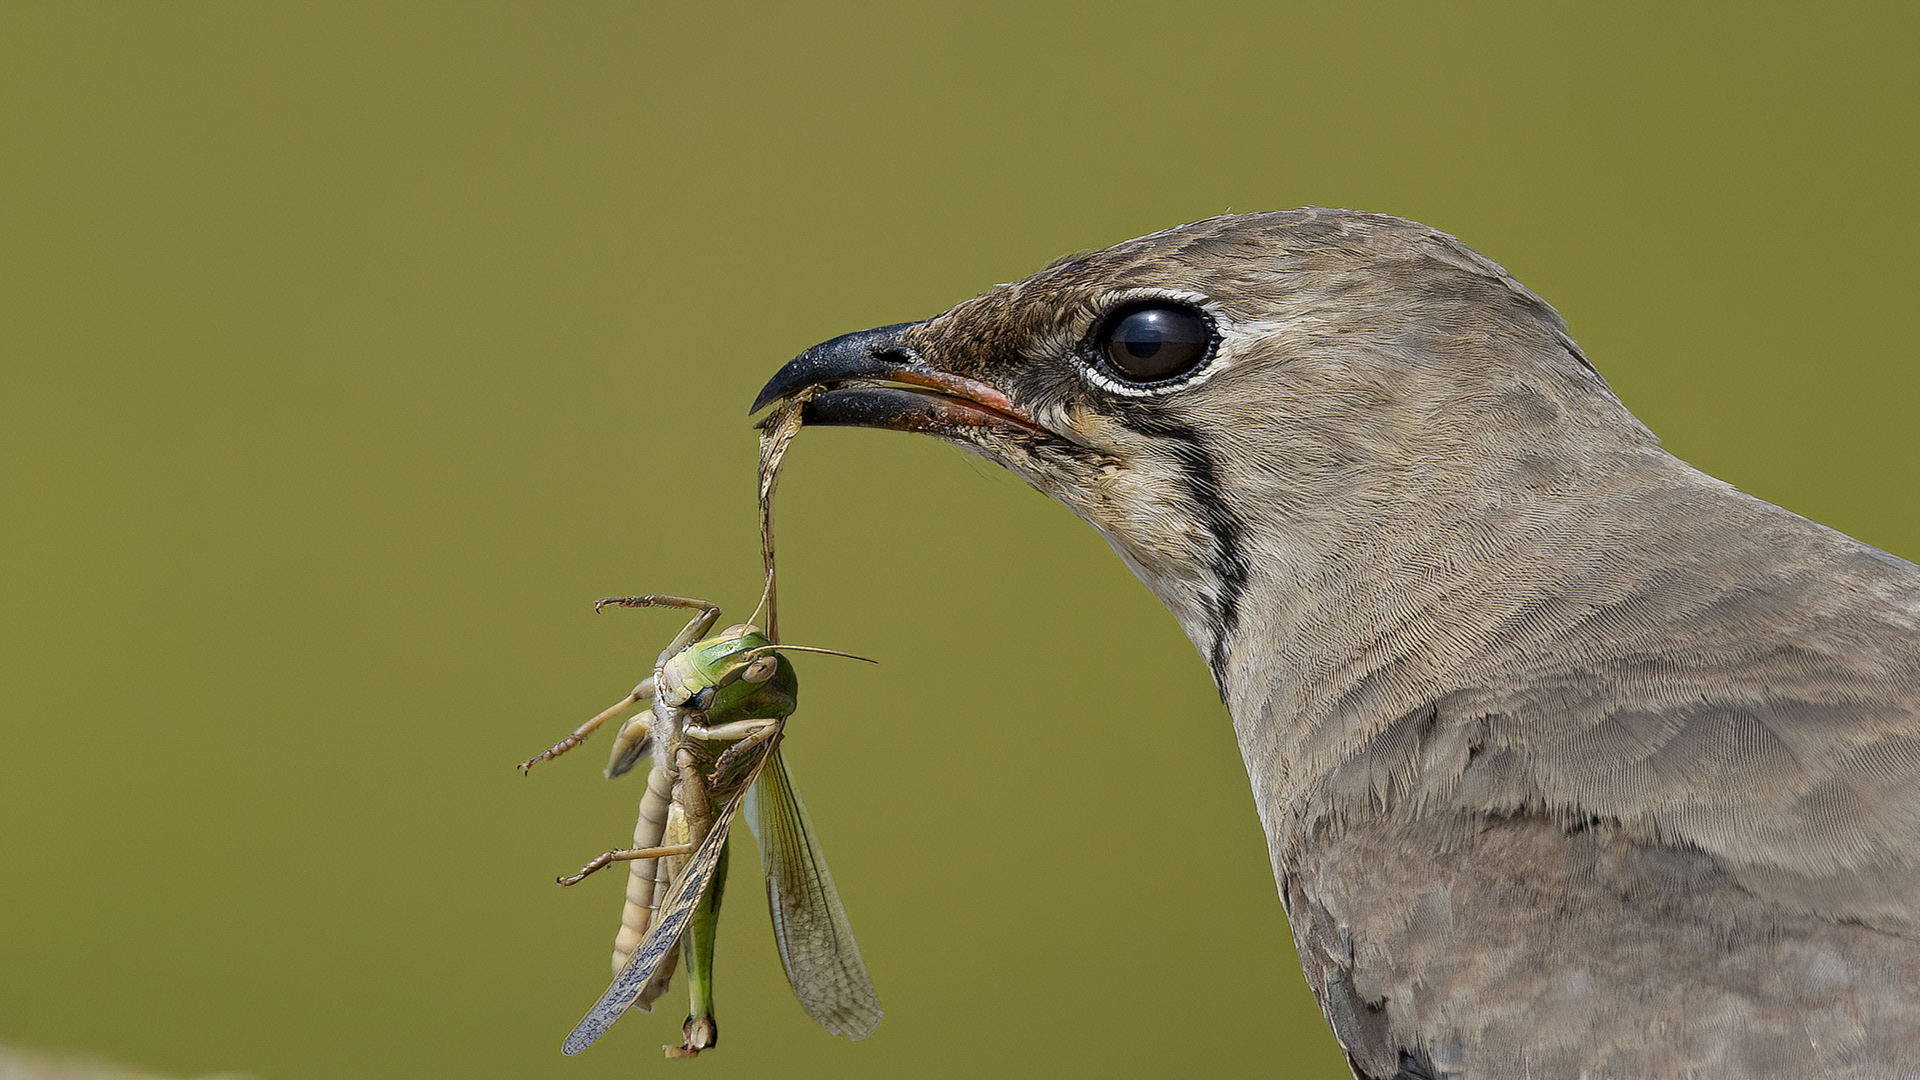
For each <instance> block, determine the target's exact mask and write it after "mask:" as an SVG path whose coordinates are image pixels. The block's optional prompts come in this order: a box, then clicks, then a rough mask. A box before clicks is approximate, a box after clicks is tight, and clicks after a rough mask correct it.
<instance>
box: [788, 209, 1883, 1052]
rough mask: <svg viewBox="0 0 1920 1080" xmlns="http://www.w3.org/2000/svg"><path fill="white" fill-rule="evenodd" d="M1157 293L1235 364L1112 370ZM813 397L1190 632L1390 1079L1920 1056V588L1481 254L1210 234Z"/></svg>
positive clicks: (1252, 226) (1321, 980)
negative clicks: (1107, 561) (1672, 422)
mask: <svg viewBox="0 0 1920 1080" xmlns="http://www.w3.org/2000/svg"><path fill="white" fill-rule="evenodd" d="M1142 300H1165V301H1169V302H1172V303H1177V304H1180V305H1184V306H1185V307H1186V308H1188V309H1191V310H1196V311H1199V312H1203V313H1204V314H1205V316H1206V318H1207V319H1208V320H1209V321H1210V322H1211V324H1212V327H1213V329H1214V331H1215V333H1216V335H1217V344H1216V345H1215V347H1214V351H1213V353H1212V354H1211V355H1210V357H1209V359H1208V360H1207V361H1206V362H1205V363H1203V364H1202V365H1201V366H1200V367H1199V368H1198V369H1197V370H1196V371H1194V372H1192V373H1191V374H1189V375H1186V376H1183V377H1181V378H1179V379H1176V380H1174V381H1173V382H1171V383H1168V384H1164V385H1144V386H1142V385H1132V384H1129V383H1127V382H1126V380H1124V379H1117V378H1115V376H1114V373H1113V372H1112V371H1111V370H1107V369H1104V368H1103V367H1102V365H1101V363H1100V362H1099V359H1098V356H1097V347H1098V346H1097V343H1096V342H1094V341H1093V338H1092V335H1093V334H1094V333H1095V332H1096V330H1097V328H1098V327H1100V326H1101V325H1102V320H1103V319H1104V318H1106V317H1107V316H1108V314H1109V313H1111V312H1113V311H1115V310H1116V309H1117V308H1120V307H1122V306H1123V305H1126V304H1130V303H1138V302H1141V301H1142ZM804 386H819V387H822V388H824V389H825V390H826V391H827V392H825V393H822V394H821V395H820V396H819V397H818V398H816V399H815V401H814V402H813V404H812V405H811V406H810V413H809V422H813V423H825V424H834V423H854V424H865V425H870V426H881V427H893V428H902V429H909V430H920V431H926V432H929V433H931V434H935V435H937V436H939V437H942V438H946V439H948V440H950V441H953V442H955V443H957V444H959V445H962V446H965V447H967V448H969V449H971V450H974V451H976V452H978V453H981V454H982V455H984V456H986V457H987V458H989V459H991V460H993V461H996V462H998V463H1000V464H1002V465H1004V466H1006V467H1008V468H1010V469H1012V470H1014V471H1015V472H1017V473H1019V474H1020V475H1021V476H1023V477H1025V478H1026V479H1027V480H1028V481H1029V482H1030V483H1032V484H1033V485H1034V486H1035V487H1037V488H1039V489H1040V490H1042V491H1044V492H1046V493H1047V494H1049V495H1052V496H1054V497H1055V498H1057V499H1059V500H1060V501H1061V502H1063V503H1065V504H1066V505H1067V506H1068V507H1070V508H1071V509H1072V510H1073V511H1074V512H1075V513H1077V514H1079V515H1080V516H1081V517H1082V518H1084V519H1086V520H1087V521H1088V522H1090V523H1091V524H1092V525H1094V527H1095V528H1097V529H1099V530H1100V531H1101V533H1102V534H1103V535H1104V536H1105V537H1106V538H1107V540H1108V541H1109V542H1110V543H1111V544H1112V546H1113V548H1114V550H1115V551H1117V552H1118V553H1119V554H1120V556H1121V558H1122V559H1124V560H1125V561H1126V562H1127V564H1128V565H1129V566H1131V567H1132V568H1133V569H1134V571H1135V572H1136V573H1137V574H1138V575H1139V576H1140V578H1141V580H1142V581H1144V582H1145V583H1146V585H1147V587H1148V588H1149V589H1151V590H1153V592H1154V593H1155V595H1157V596H1158V597H1159V598H1160V599H1161V600H1162V601H1163V602H1164V603H1165V604H1166V605H1167V607H1168V608H1169V609H1171V610H1172V612H1173V613H1174V615H1175V616H1176V617H1177V618H1178V619H1179V621H1180V623H1181V625H1182V626H1183V627H1184V629H1185V630H1186V632H1187V634H1188V636H1189V637H1190V638H1191V639H1192V640H1193V642H1194V644H1195V646H1196V647H1197V648H1199V650H1200V651H1201V653H1202V654H1203V655H1205V656H1207V657H1208V659H1209V661H1210V663H1211V665H1212V667H1213V670H1214V674H1215V678H1216V680H1217V681H1218V683H1219V686H1220V692H1221V696H1222V699H1223V700H1224V701H1225V702H1226V704H1227V706H1228V708H1229V710H1230V712H1231V714H1232V716H1233V723H1234V728H1235V731H1236V734H1237V736H1238V739H1239V743H1240V747H1241V751H1242V754H1243V756H1244V758H1245V761H1246V765H1247V770H1248V773H1249V775H1250V777H1251V779H1252V783H1253V788H1254V795H1255V800H1256V803H1257V805H1258V807H1259V811H1260V815H1261V819H1262V821H1263V823H1264V825H1265V828H1266V835H1267V838H1268V843H1269V848H1270V854H1271V857H1272V861H1273V868H1274V873H1275V877H1276V879H1277V880H1278V882H1279V885H1280V891H1281V896H1282V899H1283V901H1284V903H1285V905H1286V909H1287V914H1288V917H1289V919H1290V921H1291V923H1292V926H1293V930H1294V936H1295V940H1296V942H1297V944H1298V946H1299V951H1300V958H1301V963H1302V965H1303V967H1304V969H1305V973H1306V977H1307V980H1308V982H1309V984H1311V986H1312V987H1313V990H1314V993H1315V994H1316V995H1317V996H1318V997H1319V999H1320V1002H1321V1005H1322V1007H1323V1008H1324V1010H1325V1012H1326V1015H1327V1018H1328V1020H1329V1022H1330V1023H1331V1024H1332V1026H1333V1029H1334V1031H1335V1034H1336V1035H1337V1036H1338V1037H1339V1039H1340V1042H1341V1044H1342V1045H1343V1046H1344V1047H1345V1048H1346V1050H1347V1052H1348V1055H1349V1058H1350V1060H1351V1062H1352V1064H1353V1067H1354V1070H1355V1072H1356V1074H1357V1075H1359V1076H1363V1077H1376V1078H1385V1077H1394V1076H1407V1077H1419V1076H1432V1077H1442V1076H1445V1077H1456V1076H1457V1077H1517V1076H1538V1077H1563V1076H1564V1077H1573V1076H1591V1077H1669V1076H1672V1077H1680V1076H1687V1077H1695V1076H1697V1077H1720V1076H1728V1077H1731V1076H1739V1077H1800V1076H1849V1077H1891V1076H1910V1075H1916V1074H1920V567H1915V566H1914V565H1913V564H1912V563H1909V562H1906V561H1905V560H1902V559H1899V558H1896V557H1894V556H1892V555H1889V554H1887V553H1885V552H1881V551H1878V550H1876V549H1874V548H1872V547H1869V546H1867V545H1865V544H1862V543H1859V542H1858V541H1855V540H1852V539H1850V538H1848V537H1846V536H1844V535H1842V534H1840V533H1837V532H1834V531H1833V530H1830V529H1827V528H1825V527H1823V526H1820V525H1818V524H1815V523H1813V522H1811V521H1808V520H1806V519H1804V518H1801V517H1798V516H1796V515H1794V514H1792V513H1789V512H1788V511H1786V510H1783V509H1781V508H1779V507H1776V506H1773V505H1770V504H1768V503H1765V502H1762V501H1760V500H1758V499H1755V498H1752V497H1751V496H1748V495H1745V494H1743V493H1741V492H1739V491H1737V490H1735V489H1734V488H1732V487H1730V486H1729V485H1727V484H1725V483H1722V482H1720V481H1718V480H1715V479H1713V478H1711V477H1708V476H1706V475H1704V474H1702V473H1700V472H1698V471H1696V470H1694V469H1692V468H1690V467H1689V466H1687V465H1686V464H1685V463H1683V462H1681V461H1679V460H1678V459H1676V458H1674V457H1672V456H1671V455H1669V454H1667V453H1666V452H1664V451H1663V450H1661V449H1660V447H1659V445H1658V442H1657V440H1656V439H1655V438H1654V437H1653V435H1652V434H1651V433H1650V432H1649V431H1647V429H1646V428H1645V427H1644V426H1642V425H1641V424H1640V423H1639V422H1638V421H1637V420H1635V419H1634V417H1633V416H1632V415H1631V414H1630V413H1629V412H1627V410H1626V409H1625V407H1624V406H1622V405H1621V404H1620V402H1619V401H1618V400H1617V399H1616V398H1615V397H1614V396H1613V394H1612V392H1611V391H1610V390H1609V389H1608V387H1607V385H1606V382H1605V381H1604V380H1603V379H1602V378H1601V377H1600V375H1599V374H1598V373H1597V372H1596V371H1595V370H1594V369H1593V367H1592V366H1591V365H1590V364H1589V363H1588V362H1587V359H1586V358H1585V357H1584V356H1583V355H1582V354H1581V352H1580V350H1579V348H1578V346H1576V345H1575V344H1574V342H1573V340H1572V339H1571V338H1570V337H1569V336H1568V335H1567V332H1566V329H1565V326H1564V324H1563V323H1562V321H1561V319H1560V318H1559V316H1558V315H1557V314H1556V313H1555V312H1554V311H1553V309H1552V308H1551V307H1549V306H1548V305H1547V304H1546V303H1545V302H1544V301H1542V300H1540V299H1539V298H1538V297H1536V296H1534V295H1533V294H1532V293H1530V292H1529V291H1527V290H1526V289H1525V288H1523V287H1522V286H1520V285H1519V284H1518V283H1516V282H1515V281H1514V280H1513V279H1512V278H1510V277H1509V276H1508V275H1507V274H1506V273H1505V271H1503V270H1502V269H1501V268H1500V267H1499V266H1497V265H1495V264H1493V263H1492V262H1490V261H1488V260H1486V259H1484V258H1482V257H1481V256H1479V255H1478V254H1476V253H1474V252H1473V251H1471V250H1469V249H1468V248H1466V247H1465V246H1463V245H1461V244H1460V243H1459V242H1458V241H1456V240H1454V239H1453V238H1452V237H1449V236H1446V235H1445V234H1442V233H1439V232H1436V231H1434V230H1431V229H1428V228H1426V227H1425V226H1422V225H1418V224H1416V223H1413V222H1408V221H1403V220H1400V219H1397V218H1390V217H1384V216H1379V215H1372V214H1360V213H1354V212H1349V211H1336V210H1317V209H1312V210H1301V211H1291V212H1287V213H1276V214H1251V215H1240V216H1230V217H1221V218H1214V219H1210V220H1207V221H1202V222H1198V223H1195V224H1192V225H1187V226H1183V227H1181V228H1177V229H1171V230H1167V231H1165V232H1161V233H1156V234H1153V235H1151V236H1146V237H1141V238H1139V239H1137V240H1131V241H1128V242H1126V243H1123V244H1119V245H1117V246H1115V247H1112V248H1109V249H1106V250H1104V251H1099V252H1094V253H1091V254H1087V255H1083V256H1077V257H1074V258H1072V259H1069V260H1064V261H1062V262H1060V263H1058V264H1056V265H1054V266H1051V267H1048V268H1047V269H1045V270H1042V271H1041V272H1039V273H1037V274H1035V275H1034V276H1033V277H1031V278H1028V279H1027V280H1025V281H1022V282H1018V283H1015V284H1012V285H1006V286H1002V287H1000V288H997V289H995V290H993V291H991V292H989V293H986V294H985V295H983V296H980V297H978V298H976V299H973V300H970V301H967V302H965V303H963V304H960V305H959V306H957V307H955V308H954V309H953V310H951V311H949V312H947V313H945V314H943V315H940V316H937V317H935V318H932V319H929V320H927V321H925V322H921V323H912V324H903V325H900V326H895V327H883V328H880V329H879V330H874V331H865V332H862V333H860V334H855V335H849V336H848V337H846V338H840V339H836V340H835V341H832V342H828V343H825V344H823V345H821V346H818V347H816V348H815V349H813V350H810V351H809V352H808V353H806V354H803V355H802V356H801V357H800V358H798V359H796V360H795V361H794V362H793V363H792V364H790V365H788V367H787V368H786V369H784V370H783V371H782V372H781V373H780V374H779V375H777V376H776V377H775V379H774V381H773V382H772V383H770V384H769V386H768V388H767V391H766V392H764V393H763V403H764V402H765V401H767V400H772V399H773V398H777V397H781V396H785V395H787V394H790V393H793V392H796V391H798V390H799V389H800V388H802V387H804Z"/></svg>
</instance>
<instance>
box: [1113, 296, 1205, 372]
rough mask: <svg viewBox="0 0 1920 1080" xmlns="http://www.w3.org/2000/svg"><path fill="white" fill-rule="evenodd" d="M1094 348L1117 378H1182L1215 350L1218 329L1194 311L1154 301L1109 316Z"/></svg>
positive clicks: (1132, 306)
mask: <svg viewBox="0 0 1920 1080" xmlns="http://www.w3.org/2000/svg"><path fill="white" fill-rule="evenodd" d="M1094 344H1095V346H1096V347H1097V348H1098V350H1099V352H1100V355H1101V356H1102V357H1104V358H1105V360H1106V362H1107V366H1108V367H1109V368H1111V369H1112V371H1113V374H1115V375H1117V376H1119V377H1120V378H1121V379H1124V380H1126V381H1127V382H1131V383H1157V382H1166V381H1168V380H1169V379H1177V378H1179V377H1180V376H1182V375H1185V374H1186V373H1187V372H1189V371H1192V370H1193V369H1194V368H1197V367H1199V366H1200V364H1201V362H1202V361H1204V360H1205V359H1206V358H1207V354H1208V353H1209V352H1211V351H1212V349H1213V325H1212V323H1210V322H1209V321H1208V320H1207V317H1206V316H1205V315H1202V314H1200V313H1199V312H1198V311H1195V310H1193V309H1192V308H1189V307H1182V306H1180V305H1178V304H1169V303H1165V302H1163V301H1154V302H1151V303H1145V304H1130V305H1128V306H1127V307H1123V308H1121V309H1120V310H1118V311H1116V312H1114V313H1113V314H1111V315H1109V316H1107V319H1106V321H1105V322H1104V323H1102V324H1101V326H1100V329H1099V330H1098V331H1097V332H1096V333H1095V335H1094Z"/></svg>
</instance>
